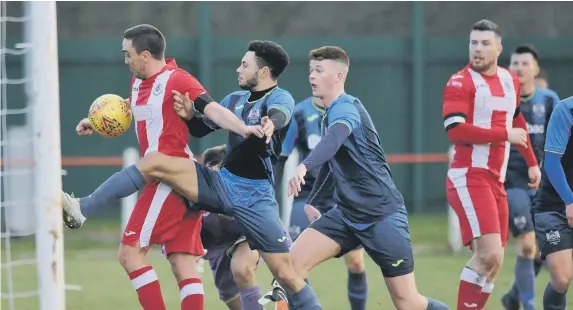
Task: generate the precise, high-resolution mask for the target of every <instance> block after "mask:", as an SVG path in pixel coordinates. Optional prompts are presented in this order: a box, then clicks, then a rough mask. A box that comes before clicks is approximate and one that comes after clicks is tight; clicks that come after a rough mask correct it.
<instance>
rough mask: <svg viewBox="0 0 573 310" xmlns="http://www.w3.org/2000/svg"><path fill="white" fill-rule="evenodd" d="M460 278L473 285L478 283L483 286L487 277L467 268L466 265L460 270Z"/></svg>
mask: <svg viewBox="0 0 573 310" xmlns="http://www.w3.org/2000/svg"><path fill="white" fill-rule="evenodd" d="M460 280H462V281H464V282H468V283H472V284H475V285H479V286H481V287H482V288H483V287H484V285H485V281H486V280H487V278H486V277H484V276H480V275H479V274H478V273H477V272H475V271H473V270H471V269H469V268H468V267H464V270H462V274H461V276H460Z"/></svg>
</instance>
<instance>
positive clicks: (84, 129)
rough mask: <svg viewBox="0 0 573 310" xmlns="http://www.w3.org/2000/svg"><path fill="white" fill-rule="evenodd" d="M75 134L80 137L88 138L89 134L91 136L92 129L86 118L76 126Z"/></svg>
mask: <svg viewBox="0 0 573 310" xmlns="http://www.w3.org/2000/svg"><path fill="white" fill-rule="evenodd" d="M76 132H77V133H78V135H80V136H90V135H91V134H93V133H94V130H93V129H92V125H91V124H90V120H89V119H88V118H84V119H82V120H81V121H80V122H79V124H78V125H77V126H76Z"/></svg>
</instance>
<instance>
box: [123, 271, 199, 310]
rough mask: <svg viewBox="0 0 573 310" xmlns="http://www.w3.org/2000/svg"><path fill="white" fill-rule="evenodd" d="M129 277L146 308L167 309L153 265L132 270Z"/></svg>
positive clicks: (150, 309) (149, 309) (153, 309)
mask: <svg viewBox="0 0 573 310" xmlns="http://www.w3.org/2000/svg"><path fill="white" fill-rule="evenodd" d="M129 278H130V279H131V284H132V285H133V288H134V289H135V291H137V295H138V296H139V303H140V304H141V306H142V307H143V309H144V310H166V309H165V302H163V295H161V287H160V286H159V280H158V279H157V274H156V273H155V270H153V267H151V266H146V267H143V268H141V269H138V270H135V271H133V272H130V273H129ZM200 309H203V308H200Z"/></svg>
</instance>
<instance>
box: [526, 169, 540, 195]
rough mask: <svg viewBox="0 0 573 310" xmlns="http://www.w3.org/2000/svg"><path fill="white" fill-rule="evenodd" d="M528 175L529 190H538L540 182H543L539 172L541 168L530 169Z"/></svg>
mask: <svg viewBox="0 0 573 310" xmlns="http://www.w3.org/2000/svg"><path fill="white" fill-rule="evenodd" d="M527 174H528V175H529V184H528V185H529V188H531V189H535V190H536V189H538V188H539V182H540V181H541V170H539V166H533V167H529V170H528V172H527Z"/></svg>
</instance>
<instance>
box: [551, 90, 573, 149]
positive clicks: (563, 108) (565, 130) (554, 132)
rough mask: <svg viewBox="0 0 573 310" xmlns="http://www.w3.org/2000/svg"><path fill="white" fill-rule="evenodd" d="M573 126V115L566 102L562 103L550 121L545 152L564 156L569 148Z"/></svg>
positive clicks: (557, 106)
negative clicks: (572, 127)
mask: <svg viewBox="0 0 573 310" xmlns="http://www.w3.org/2000/svg"><path fill="white" fill-rule="evenodd" d="M571 126H573V115H571V109H570V108H569V106H568V104H567V103H566V102H563V101H562V102H560V103H558V104H557V105H556V106H555V110H554V111H553V114H552V115H551V118H550V119H549V125H548V126H547V134H546V136H545V152H550V153H557V154H563V153H565V149H566V148H567V143H568V142H569V137H570V136H571Z"/></svg>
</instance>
